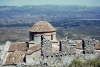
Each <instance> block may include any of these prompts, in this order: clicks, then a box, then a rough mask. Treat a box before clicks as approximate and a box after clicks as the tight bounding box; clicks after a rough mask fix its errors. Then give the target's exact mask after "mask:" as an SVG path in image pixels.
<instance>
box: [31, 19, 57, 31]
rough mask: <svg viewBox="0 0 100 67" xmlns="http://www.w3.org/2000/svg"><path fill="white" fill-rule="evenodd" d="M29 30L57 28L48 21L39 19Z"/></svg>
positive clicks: (53, 29)
mask: <svg viewBox="0 0 100 67" xmlns="http://www.w3.org/2000/svg"><path fill="white" fill-rule="evenodd" d="M29 31H30V32H53V31H56V29H55V28H54V27H53V26H52V25H51V24H50V23H48V22H46V21H39V22H37V23H35V24H34V25H33V26H32V27H31V29H30V30H29Z"/></svg>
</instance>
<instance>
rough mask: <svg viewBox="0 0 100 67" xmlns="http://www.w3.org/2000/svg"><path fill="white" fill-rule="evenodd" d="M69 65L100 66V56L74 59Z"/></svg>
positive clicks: (70, 66)
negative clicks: (85, 59) (84, 59)
mask: <svg viewBox="0 0 100 67" xmlns="http://www.w3.org/2000/svg"><path fill="white" fill-rule="evenodd" d="M68 67H100V58H97V59H93V60H87V61H84V62H83V61H82V60H80V59H78V58H77V59H74V60H73V61H72V63H71V64H70V65H69V66H68Z"/></svg>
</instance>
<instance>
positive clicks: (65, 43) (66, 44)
mask: <svg viewBox="0 0 100 67" xmlns="http://www.w3.org/2000/svg"><path fill="white" fill-rule="evenodd" d="M59 51H60V52H61V53H62V55H65V56H66V55H75V54H76V45H75V44H74V43H73V42H70V41H69V40H61V41H60V50H59Z"/></svg>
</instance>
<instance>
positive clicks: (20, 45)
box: [8, 42, 28, 52]
mask: <svg viewBox="0 0 100 67" xmlns="http://www.w3.org/2000/svg"><path fill="white" fill-rule="evenodd" d="M27 48H28V47H27V43H25V42H14V43H11V44H10V46H9V49H8V52H14V51H15V50H18V51H26V50H27Z"/></svg>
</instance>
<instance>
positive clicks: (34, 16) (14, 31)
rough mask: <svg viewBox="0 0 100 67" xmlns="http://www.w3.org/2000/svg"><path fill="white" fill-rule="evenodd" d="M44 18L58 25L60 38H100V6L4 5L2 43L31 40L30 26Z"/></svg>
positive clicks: (0, 18)
mask: <svg viewBox="0 0 100 67" xmlns="http://www.w3.org/2000/svg"><path fill="white" fill-rule="evenodd" d="M40 20H45V21H48V22H50V23H51V24H52V25H53V26H54V27H56V28H57V37H58V39H61V38H64V37H65V36H68V38H70V39H82V38H83V37H87V36H91V37H92V38H95V39H98V40H100V7H87V6H75V5H73V6H71V5H60V6H58V5H39V6H35V5H34V6H32V5H26V6H20V7H19V6H0V43H5V42H6V41H7V40H10V41H24V40H25V41H26V40H28V29H29V28H30V27H31V26H32V25H33V24H34V23H35V22H38V21H40ZM23 35H24V36H23Z"/></svg>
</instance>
